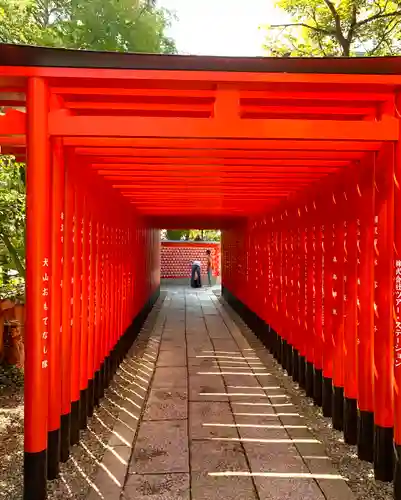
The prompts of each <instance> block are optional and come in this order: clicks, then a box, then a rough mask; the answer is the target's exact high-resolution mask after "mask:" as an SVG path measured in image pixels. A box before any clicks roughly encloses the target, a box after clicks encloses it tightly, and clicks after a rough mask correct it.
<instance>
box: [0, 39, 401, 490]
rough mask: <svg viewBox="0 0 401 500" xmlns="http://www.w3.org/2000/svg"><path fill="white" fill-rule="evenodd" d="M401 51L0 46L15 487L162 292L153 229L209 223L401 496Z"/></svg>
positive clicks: (79, 419)
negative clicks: (8, 181)
mask: <svg viewBox="0 0 401 500" xmlns="http://www.w3.org/2000/svg"><path fill="white" fill-rule="evenodd" d="M400 90H401V58H381V59H369V58H365V59H287V58H280V59H269V58H266V59H251V58H246V59H242V58H232V59H230V58H210V57H192V56H159V55H131V54H111V53H89V52H78V51H77V52H75V51H64V50H55V49H42V48H30V47H18V46H9V45H0V106H3V107H4V109H5V113H3V115H1V116H0V144H1V153H2V154H12V155H15V157H16V159H17V160H18V161H23V162H25V161H26V163H27V248H26V257H27V283H26V285H27V287H26V301H27V325H26V334H25V335H26V337H25V342H26V372H25V387H26V388H25V391H26V398H25V500H31V499H35V500H41V499H44V498H45V496H46V481H47V479H53V478H55V477H56V476H57V474H58V468H59V462H60V461H66V460H67V459H68V456H69V449H70V446H71V445H72V444H74V443H77V442H78V441H79V439H80V429H83V428H85V426H86V424H87V418H88V416H90V415H92V413H93V410H94V407H95V405H97V404H99V400H100V399H101V397H102V395H103V393H104V390H105V387H107V385H108V383H109V382H110V380H111V378H112V376H113V374H114V372H115V371H116V369H117V367H118V365H119V363H120V362H121V360H122V359H123V357H124V355H125V354H126V353H127V351H128V349H129V348H130V346H131V344H132V342H133V340H134V339H135V336H136V333H137V332H138V329H139V328H140V326H141V324H142V323H143V321H144V318H145V317H146V315H147V313H148V312H149V310H150V309H151V307H152V304H153V303H154V301H155V300H156V297H157V296H158V293H159V284H160V278H159V266H160V263H159V260H160V259H159V246H160V242H159V239H160V236H159V228H181V227H182V228H185V227H194V226H196V227H203V228H221V229H222V290H223V296H224V298H225V299H226V300H227V301H228V302H229V303H230V304H231V305H232V306H233V307H234V309H236V310H237V311H238V312H239V314H240V315H241V316H242V317H243V319H244V320H245V321H246V322H247V323H248V325H250V326H251V328H252V329H253V330H254V331H255V332H256V334H257V335H258V336H259V338H260V339H262V340H263V342H264V343H265V345H266V346H267V347H269V349H270V350H271V351H272V353H273V354H274V355H275V357H276V358H277V359H278V360H279V361H280V362H281V363H282V365H283V367H284V368H285V369H286V370H287V372H288V374H289V375H291V376H292V377H293V379H294V381H296V382H298V383H299V384H300V386H301V387H303V388H304V389H305V391H306V395H307V396H308V397H311V398H313V399H314V402H315V404H316V405H321V406H322V407H323V412H324V415H325V416H329V417H331V418H332V422H333V427H334V428H336V429H339V430H343V432H344V439H345V441H346V442H347V443H349V444H357V447H358V454H359V457H360V458H361V459H364V460H368V461H371V462H373V464H374V470H375V475H376V479H381V480H386V481H391V480H392V479H393V473H394V471H395V477H394V484H395V497H396V498H397V499H401V487H400V486H401V463H400V461H399V454H400V452H401V394H400V392H399V387H400V384H401V340H400V339H401V316H400V304H401V255H400V253H399V252H400V248H401V191H400V182H401V158H400V153H401V149H400V126H399V121H400V114H399V111H398V108H397V106H398V102H399V96H398V93H399V92H400Z"/></svg>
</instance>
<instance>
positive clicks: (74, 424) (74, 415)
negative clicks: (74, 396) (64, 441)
mask: <svg viewBox="0 0 401 500" xmlns="http://www.w3.org/2000/svg"><path fill="white" fill-rule="evenodd" d="M79 423H80V422H79V401H73V402H72V403H71V429H70V444H71V446H73V445H74V444H78V442H79Z"/></svg>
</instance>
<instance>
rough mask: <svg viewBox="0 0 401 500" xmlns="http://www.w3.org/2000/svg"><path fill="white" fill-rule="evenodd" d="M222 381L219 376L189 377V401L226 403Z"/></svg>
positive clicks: (226, 397)
mask: <svg viewBox="0 0 401 500" xmlns="http://www.w3.org/2000/svg"><path fill="white" fill-rule="evenodd" d="M228 398H229V397H228V396H227V395H226V389H225V387H224V383H223V379H222V377H221V376H219V375H190V376H189V400H190V401H202V402H203V401H228Z"/></svg>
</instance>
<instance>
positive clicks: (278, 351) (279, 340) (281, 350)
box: [276, 333, 283, 365]
mask: <svg viewBox="0 0 401 500" xmlns="http://www.w3.org/2000/svg"><path fill="white" fill-rule="evenodd" d="M276 335H277V358H276V359H277V361H278V362H279V363H280V365H281V364H282V362H283V360H282V356H281V354H282V352H283V347H282V342H283V340H282V338H281V337H280V335H279V334H278V333H276Z"/></svg>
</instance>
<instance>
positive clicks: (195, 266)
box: [191, 260, 202, 288]
mask: <svg viewBox="0 0 401 500" xmlns="http://www.w3.org/2000/svg"><path fill="white" fill-rule="evenodd" d="M191 287H192V288H201V287H202V282H201V263H200V262H199V261H198V260H194V261H193V262H192V271H191Z"/></svg>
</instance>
